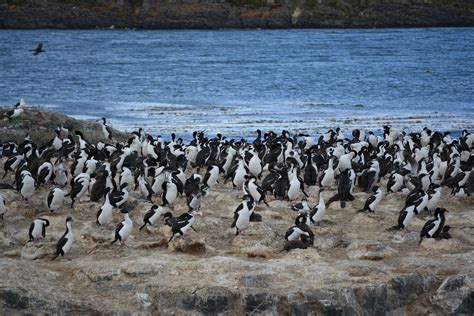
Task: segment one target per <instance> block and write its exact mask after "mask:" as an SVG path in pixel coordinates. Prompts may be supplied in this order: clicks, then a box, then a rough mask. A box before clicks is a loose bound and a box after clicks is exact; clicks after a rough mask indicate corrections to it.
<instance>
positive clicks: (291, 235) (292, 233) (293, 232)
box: [285, 225, 310, 241]
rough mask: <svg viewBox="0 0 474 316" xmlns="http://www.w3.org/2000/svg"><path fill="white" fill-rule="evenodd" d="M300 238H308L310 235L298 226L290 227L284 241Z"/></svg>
mask: <svg viewBox="0 0 474 316" xmlns="http://www.w3.org/2000/svg"><path fill="white" fill-rule="evenodd" d="M301 236H307V237H310V234H309V232H307V231H305V230H303V229H302V228H301V227H300V226H299V225H294V226H291V227H290V228H289V229H288V230H287V231H286V233H285V239H286V240H288V241H293V240H298V239H299V238H301Z"/></svg>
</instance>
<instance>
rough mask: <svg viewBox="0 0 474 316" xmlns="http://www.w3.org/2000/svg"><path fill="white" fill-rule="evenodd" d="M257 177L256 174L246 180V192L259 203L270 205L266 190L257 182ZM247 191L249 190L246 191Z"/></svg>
mask: <svg viewBox="0 0 474 316" xmlns="http://www.w3.org/2000/svg"><path fill="white" fill-rule="evenodd" d="M256 181H257V178H256V177H255V176H253V175H252V176H250V177H249V179H248V180H247V181H246V182H245V185H244V187H243V189H244V194H247V193H248V194H250V195H251V196H252V198H253V199H254V201H255V202H256V203H257V204H258V203H260V202H263V203H265V205H267V206H268V207H270V205H269V204H268V203H267V201H265V192H264V191H263V189H262V188H261V187H260V186H259V185H258V184H257V182H256ZM246 191H247V192H246Z"/></svg>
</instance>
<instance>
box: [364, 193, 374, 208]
mask: <svg viewBox="0 0 474 316" xmlns="http://www.w3.org/2000/svg"><path fill="white" fill-rule="evenodd" d="M375 199H376V196H375V194H373V195H371V196H370V197H369V198H368V199H367V201H365V205H364V211H372V210H371V209H370V208H369V205H370V204H372V202H374V201H375Z"/></svg>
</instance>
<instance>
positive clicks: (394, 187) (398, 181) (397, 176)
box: [387, 171, 407, 194]
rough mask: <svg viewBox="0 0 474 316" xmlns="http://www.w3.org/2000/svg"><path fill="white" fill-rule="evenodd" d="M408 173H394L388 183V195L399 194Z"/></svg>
mask: <svg viewBox="0 0 474 316" xmlns="http://www.w3.org/2000/svg"><path fill="white" fill-rule="evenodd" d="M402 172H403V174H402ZM406 172H407V171H400V172H393V173H392V174H391V175H390V178H389V179H388V181H387V194H388V193H394V192H398V191H399V190H400V189H401V188H402V186H403V183H404V179H405V173H406Z"/></svg>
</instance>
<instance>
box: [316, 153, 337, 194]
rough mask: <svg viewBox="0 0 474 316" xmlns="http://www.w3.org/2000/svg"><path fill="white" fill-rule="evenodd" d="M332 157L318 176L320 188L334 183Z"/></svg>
mask: <svg viewBox="0 0 474 316" xmlns="http://www.w3.org/2000/svg"><path fill="white" fill-rule="evenodd" d="M333 164H334V158H333V157H331V158H330V159H329V162H328V166H327V168H326V169H325V170H323V171H322V173H321V175H320V176H319V187H321V188H330V187H331V186H332V184H333V183H334V167H333Z"/></svg>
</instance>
